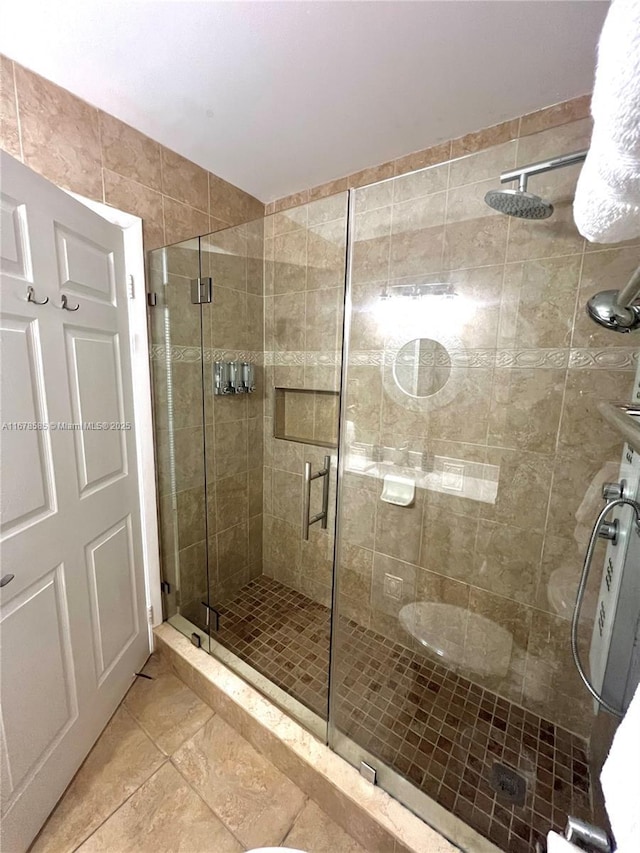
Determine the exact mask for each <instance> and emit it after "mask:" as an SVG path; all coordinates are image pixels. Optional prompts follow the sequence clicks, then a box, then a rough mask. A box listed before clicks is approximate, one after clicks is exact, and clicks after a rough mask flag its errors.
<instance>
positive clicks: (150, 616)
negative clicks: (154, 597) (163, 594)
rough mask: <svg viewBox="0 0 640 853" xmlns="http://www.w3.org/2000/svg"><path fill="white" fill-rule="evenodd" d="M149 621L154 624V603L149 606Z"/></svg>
mask: <svg viewBox="0 0 640 853" xmlns="http://www.w3.org/2000/svg"><path fill="white" fill-rule="evenodd" d="M147 622H148V623H149V625H153V604H150V605H149V606H148V607H147Z"/></svg>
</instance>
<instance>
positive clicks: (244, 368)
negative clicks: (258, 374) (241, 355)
mask: <svg viewBox="0 0 640 853" xmlns="http://www.w3.org/2000/svg"><path fill="white" fill-rule="evenodd" d="M213 375H214V379H213V382H214V386H213V391H214V394H251V393H252V391H255V390H256V386H255V375H254V367H253V364H251V363H250V362H248V361H216V362H215V364H214V374H213Z"/></svg>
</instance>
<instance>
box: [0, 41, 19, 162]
mask: <svg viewBox="0 0 640 853" xmlns="http://www.w3.org/2000/svg"><path fill="white" fill-rule="evenodd" d="M0 148H2V149H3V150H4V151H6V152H7V153H8V154H11V155H12V156H13V157H18V159H21V158H22V150H21V148H20V130H19V128H18V108H17V104H16V93H15V78H14V75H13V62H12V61H11V60H10V59H8V58H7V57H6V56H3V55H2V54H0Z"/></svg>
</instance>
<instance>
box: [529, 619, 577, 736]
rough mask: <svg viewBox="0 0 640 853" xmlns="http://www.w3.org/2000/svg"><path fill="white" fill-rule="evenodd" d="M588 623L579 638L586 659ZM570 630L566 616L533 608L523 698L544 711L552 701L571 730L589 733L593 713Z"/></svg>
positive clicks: (533, 708)
mask: <svg viewBox="0 0 640 853" xmlns="http://www.w3.org/2000/svg"><path fill="white" fill-rule="evenodd" d="M585 627H587V630H586V631H584V632H583V635H582V637H581V641H580V646H581V655H582V659H583V660H586V659H587V657H588V645H589V636H590V630H589V629H588V626H585ZM569 631H570V625H569V622H568V621H567V620H566V619H562V618H561V617H559V616H552V615H550V614H548V613H543V612H542V611H539V610H533V611H532V622H531V633H530V638H529V643H528V648H527V661H526V673H525V680H524V694H523V698H524V701H525V702H526V703H527V707H530V708H531V709H532V710H534V711H539V712H541V713H544V709H545V708H548V707H549V705H550V704H551V705H552V706H553V707H554V708H557V709H558V711H557V713H559V714H561V715H562V718H563V719H565V720H566V721H567V726H568V728H569V729H570V730H571V731H575V732H576V733H577V734H581V735H583V736H586V735H587V734H588V732H589V730H590V728H591V721H592V716H593V714H592V711H591V709H590V707H589V705H590V704H591V703H590V702H589V700H588V698H586V697H585V694H584V685H583V684H582V682H581V680H580V678H579V676H578V673H577V671H576V668H575V666H574V664H573V660H572V658H571V643H570V638H569Z"/></svg>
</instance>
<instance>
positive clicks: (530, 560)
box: [473, 519, 543, 604]
mask: <svg viewBox="0 0 640 853" xmlns="http://www.w3.org/2000/svg"><path fill="white" fill-rule="evenodd" d="M542 541H543V536H542V533H541V532H540V531H537V530H534V529H531V528H522V527H512V526H510V525H506V524H496V523H495V522H492V521H485V520H484V519H483V520H481V521H480V524H479V527H478V537H477V540H476V546H475V558H474V563H473V584H474V585H475V586H478V587H481V588H482V589H488V590H491V591H492V592H495V593H497V594H499V595H504V596H506V597H507V598H509V599H511V600H513V601H520V602H522V603H523V604H528V603H529V602H531V601H533V599H534V597H535V591H536V589H537V586H538V573H539V569H540V558H541V556H542Z"/></svg>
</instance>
